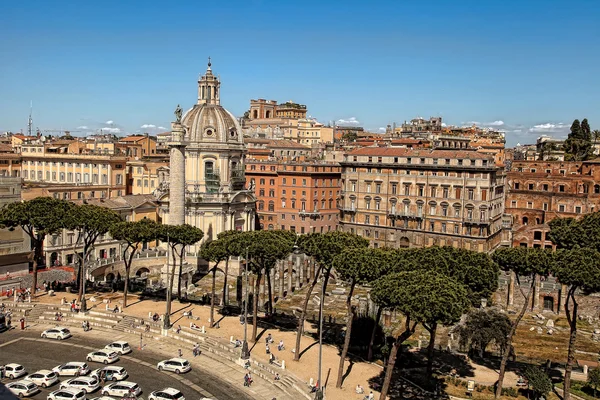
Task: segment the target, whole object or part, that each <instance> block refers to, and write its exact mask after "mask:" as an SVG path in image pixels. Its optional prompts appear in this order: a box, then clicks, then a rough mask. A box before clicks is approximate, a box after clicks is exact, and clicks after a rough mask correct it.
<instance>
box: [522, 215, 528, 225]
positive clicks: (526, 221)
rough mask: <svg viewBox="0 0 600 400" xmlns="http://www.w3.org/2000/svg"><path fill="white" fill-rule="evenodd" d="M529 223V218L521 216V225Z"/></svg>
mask: <svg viewBox="0 0 600 400" xmlns="http://www.w3.org/2000/svg"><path fill="white" fill-rule="evenodd" d="M528 223H529V218H527V217H523V225H527V224H528Z"/></svg>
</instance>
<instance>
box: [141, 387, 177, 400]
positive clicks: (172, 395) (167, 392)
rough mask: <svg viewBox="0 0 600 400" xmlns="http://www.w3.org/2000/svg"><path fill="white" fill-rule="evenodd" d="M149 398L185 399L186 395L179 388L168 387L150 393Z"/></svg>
mask: <svg viewBox="0 0 600 400" xmlns="http://www.w3.org/2000/svg"><path fill="white" fill-rule="evenodd" d="M148 400H185V397H183V393H181V392H180V391H179V390H177V389H173V388H170V387H168V388H164V389H162V390H155V391H154V392H152V393H150V396H148Z"/></svg>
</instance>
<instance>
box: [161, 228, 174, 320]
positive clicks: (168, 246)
mask: <svg viewBox="0 0 600 400" xmlns="http://www.w3.org/2000/svg"><path fill="white" fill-rule="evenodd" d="M170 251H171V241H170V240H169V231H168V230H167V309H166V312H165V316H164V318H163V330H164V331H168V330H169V328H170V327H171V315H170V311H171V310H169V304H168V303H169V301H170V300H169V298H170V296H172V294H171V285H170V280H169V274H170V273H171V272H170V271H171V265H170V261H171V254H169V253H170Z"/></svg>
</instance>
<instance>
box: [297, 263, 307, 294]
mask: <svg viewBox="0 0 600 400" xmlns="http://www.w3.org/2000/svg"><path fill="white" fill-rule="evenodd" d="M305 267H306V262H305V261H304V260H300V271H298V275H299V281H300V284H299V285H298V288H297V289H300V288H301V287H302V286H304V279H305V277H306V271H305V270H304V268H305Z"/></svg>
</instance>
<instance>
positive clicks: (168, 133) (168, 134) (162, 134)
mask: <svg viewBox="0 0 600 400" xmlns="http://www.w3.org/2000/svg"><path fill="white" fill-rule="evenodd" d="M156 136H171V132H161V133H158V134H156Z"/></svg>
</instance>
